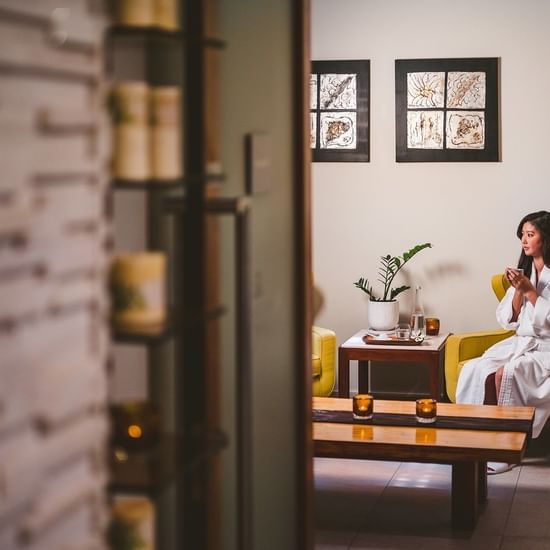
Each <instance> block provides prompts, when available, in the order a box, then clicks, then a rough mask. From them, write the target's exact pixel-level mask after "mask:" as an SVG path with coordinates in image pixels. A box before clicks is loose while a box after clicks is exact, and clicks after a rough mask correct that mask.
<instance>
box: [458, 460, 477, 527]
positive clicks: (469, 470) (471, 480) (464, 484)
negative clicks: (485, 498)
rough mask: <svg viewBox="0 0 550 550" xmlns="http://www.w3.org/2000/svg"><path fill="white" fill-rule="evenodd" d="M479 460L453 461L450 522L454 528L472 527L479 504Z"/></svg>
mask: <svg viewBox="0 0 550 550" xmlns="http://www.w3.org/2000/svg"><path fill="white" fill-rule="evenodd" d="M479 468H480V463H479V462H455V463H453V481H452V495H451V498H452V507H451V510H452V512H451V514H452V524H453V527H454V528H456V529H473V528H474V527H475V524H476V522H477V516H478V504H479V492H478V491H479Z"/></svg>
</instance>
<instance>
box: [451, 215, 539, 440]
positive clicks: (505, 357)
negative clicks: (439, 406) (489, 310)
mask: <svg viewBox="0 0 550 550" xmlns="http://www.w3.org/2000/svg"><path fill="white" fill-rule="evenodd" d="M517 235H518V237H519V238H520V239H521V244H522V252H521V256H520V259H519V262H518V268H520V269H523V274H522V272H521V271H518V270H515V269H506V277H507V278H508V280H509V281H510V283H511V285H512V286H511V287H510V288H509V289H508V291H507V292H506V295H505V296H504V298H503V299H502V301H501V302H500V304H499V305H498V308H497V313H496V315H497V320H498V322H499V323H500V325H501V326H502V327H504V328H507V329H512V330H515V331H516V334H515V335H514V336H512V337H510V338H507V339H506V340H503V341H501V342H498V343H497V344H495V345H494V346H492V347H490V348H489V349H488V350H487V351H486V352H485V353H484V354H483V355H482V356H481V357H480V358H477V359H472V360H471V361H469V362H468V363H466V364H465V365H464V368H463V369H462V371H461V373H460V376H459V379H458V385H457V391H456V401H457V403H477V404H480V403H491V398H490V396H489V395H488V394H489V393H491V388H492V391H493V393H494V396H495V397H497V396H498V404H499V405H518V406H531V407H535V420H534V424H533V437H538V436H539V435H540V432H541V431H542V428H543V427H544V424H545V423H546V421H547V420H548V417H549V416H550V267H549V266H550V213H548V212H546V211H541V212H534V213H533V214H528V215H527V216H525V217H524V218H523V219H522V220H521V222H520V224H519V227H518V230H517ZM495 402H496V400H495Z"/></svg>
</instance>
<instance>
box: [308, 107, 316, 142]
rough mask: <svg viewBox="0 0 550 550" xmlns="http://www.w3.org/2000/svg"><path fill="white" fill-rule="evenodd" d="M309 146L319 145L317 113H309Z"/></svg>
mask: <svg viewBox="0 0 550 550" xmlns="http://www.w3.org/2000/svg"><path fill="white" fill-rule="evenodd" d="M309 146H310V147H311V148H312V149H315V147H317V115H316V114H315V113H309Z"/></svg>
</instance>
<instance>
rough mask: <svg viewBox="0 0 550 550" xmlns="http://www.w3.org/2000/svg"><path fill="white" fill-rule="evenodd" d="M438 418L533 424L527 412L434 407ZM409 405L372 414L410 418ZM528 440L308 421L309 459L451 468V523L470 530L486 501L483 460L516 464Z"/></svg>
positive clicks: (390, 404)
mask: <svg viewBox="0 0 550 550" xmlns="http://www.w3.org/2000/svg"><path fill="white" fill-rule="evenodd" d="M351 406H352V401H351V399H335V398H329V397H315V398H314V399H313V407H314V408H315V409H325V410H348V411H351ZM437 409H438V415H442V416H463V417H476V418H496V419H520V420H527V421H529V422H530V423H531V425H532V422H533V416H534V408H532V407H496V406H490V405H455V404H453V403H438V404H437ZM414 411H415V402H414V401H382V400H375V402H374V413H375V414H376V413H377V412H383V413H400V414H414ZM528 438H529V436H528V435H527V434H525V433H520V432H507V431H485V430H483V431H482V430H471V429H449V428H446V429H444V428H435V427H426V426H422V425H417V426H411V427H401V426H378V425H372V424H336V423H328V422H314V424H313V440H314V448H315V456H318V457H329V458H357V459H362V460H395V461H399V462H431V463H442V464H451V465H452V489H451V499H452V524H453V527H456V528H459V529H473V528H474V527H475V524H476V522H477V517H478V513H479V505H480V504H481V503H483V502H484V501H485V500H486V498H487V461H496V462H508V463H514V464H518V463H520V462H521V460H522V458H523V455H524V453H525V449H526V446H527V441H528Z"/></svg>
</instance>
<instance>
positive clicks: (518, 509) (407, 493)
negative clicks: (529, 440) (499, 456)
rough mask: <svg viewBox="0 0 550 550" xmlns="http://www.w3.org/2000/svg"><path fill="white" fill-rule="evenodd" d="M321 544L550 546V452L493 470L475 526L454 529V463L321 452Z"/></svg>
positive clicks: (321, 548)
mask: <svg viewBox="0 0 550 550" xmlns="http://www.w3.org/2000/svg"><path fill="white" fill-rule="evenodd" d="M314 471H315V487H316V492H315V505H316V516H315V519H316V529H317V531H316V535H317V536H316V546H315V549H316V550H344V549H345V550H362V549H363V548H365V549H366V548H369V549H370V548H373V549H376V548H380V549H396V550H400V549H405V548H406V549H407V550H409V549H411V548H414V547H418V548H422V549H423V550H424V549H425V550H432V549H433V550H445V549H458V550H461V549H473V550H475V549H479V550H513V549H515V548H517V549H518V550H531V549H532V550H542V549H544V550H548V549H550V523H548V522H547V519H546V518H547V516H548V510H550V459H549V456H547V455H545V454H544V453H539V456H530V457H528V458H527V459H525V460H524V462H523V463H522V465H521V466H519V467H517V468H514V469H513V470H511V471H509V472H506V473H504V474H499V475H495V476H489V478H488V500H487V502H486V503H485V505H484V506H483V507H482V509H481V513H480V517H479V521H478V524H477V526H476V529H475V530H474V531H453V529H452V528H451V518H450V514H451V491H450V489H451V468H450V466H445V465H436V464H416V463H401V464H400V463H395V462H376V461H349V460H336V459H316V461H315V470H314Z"/></svg>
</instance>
